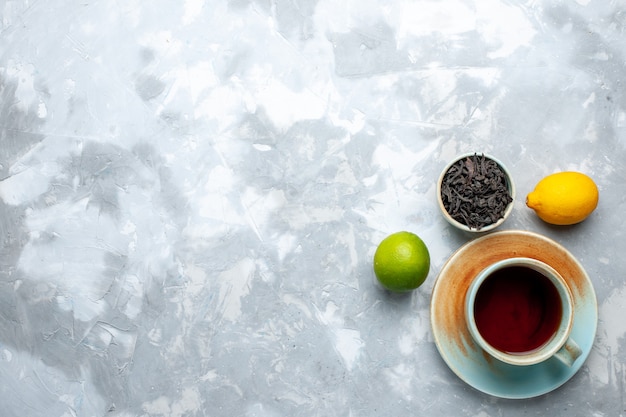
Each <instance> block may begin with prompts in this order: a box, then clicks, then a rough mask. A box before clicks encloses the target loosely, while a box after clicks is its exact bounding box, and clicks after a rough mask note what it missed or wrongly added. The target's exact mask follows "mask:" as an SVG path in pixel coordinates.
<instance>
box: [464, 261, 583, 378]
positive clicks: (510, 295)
mask: <svg viewBox="0 0 626 417" xmlns="http://www.w3.org/2000/svg"><path fill="white" fill-rule="evenodd" d="M572 299H573V297H572V294H571V292H570V289H569V286H568V285H567V282H566V281H565V280H564V279H563V277H562V276H561V275H559V273H558V272H557V271H556V270H555V269H554V268H552V267H551V266H549V265H547V264H546V263H544V262H541V261H539V260H537V259H532V258H508V259H504V260H501V261H498V262H495V263H493V264H491V265H489V266H488V267H486V268H485V269H483V270H482V271H481V272H480V273H479V274H478V275H477V276H476V277H475V278H474V279H473V281H472V283H471V284H470V286H469V288H468V290H467V294H466V297H465V317H466V320H467V325H468V328H469V332H470V334H471V335H472V338H473V339H474V340H475V342H476V343H477V344H478V345H479V346H480V347H481V348H482V349H483V350H484V351H486V352H487V353H488V354H489V355H491V356H492V357H494V358H496V359H498V360H500V361H502V362H505V363H508V364H511V365H518V366H527V365H534V364H537V363H541V362H543V361H546V360H548V359H550V358H552V357H555V358H557V359H559V360H560V361H561V362H563V363H564V364H565V365H567V366H571V365H572V364H573V363H574V362H575V361H576V358H578V357H579V356H580V355H581V353H582V351H581V349H580V347H579V346H578V345H577V344H576V342H575V341H574V340H573V339H572V338H571V337H570V333H571V330H572V322H573V319H574V317H573V311H574V307H573V301H572Z"/></svg>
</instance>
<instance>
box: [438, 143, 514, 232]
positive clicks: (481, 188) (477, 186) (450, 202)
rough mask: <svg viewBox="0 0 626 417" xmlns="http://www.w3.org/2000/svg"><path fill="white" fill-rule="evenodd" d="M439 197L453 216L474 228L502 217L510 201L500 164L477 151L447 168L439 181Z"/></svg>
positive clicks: (481, 226)
mask: <svg viewBox="0 0 626 417" xmlns="http://www.w3.org/2000/svg"><path fill="white" fill-rule="evenodd" d="M441 199H442V201H443V205H444V208H445V209H446V211H447V212H448V213H449V214H450V216H452V218H453V219H455V220H456V221H458V222H459V223H462V224H465V225H467V226H468V227H470V228H472V229H476V230H480V229H482V228H483V227H485V226H489V225H490V224H493V223H495V222H497V221H498V220H499V219H501V218H502V217H504V212H505V210H506V208H507V206H508V205H509V204H510V203H511V202H512V201H513V199H512V197H511V194H510V192H509V188H508V185H507V178H506V175H505V173H504V171H502V168H501V167H500V165H498V163H497V162H495V161H494V160H493V159H490V158H487V157H485V155H481V156H478V155H477V154H474V155H471V156H468V157H467V158H464V159H461V160H459V161H457V162H456V163H455V164H453V165H452V166H451V167H450V168H449V169H448V171H447V172H446V173H445V174H444V177H443V182H442V184H441Z"/></svg>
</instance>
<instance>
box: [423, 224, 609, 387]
mask: <svg viewBox="0 0 626 417" xmlns="http://www.w3.org/2000/svg"><path fill="white" fill-rule="evenodd" d="M511 257H528V258H535V259H538V260H540V261H543V262H545V263H547V264H548V265H550V266H552V267H553V268H554V269H556V270H557V271H558V272H559V273H560V274H561V276H563V278H565V280H566V281H567V282H568V284H569V286H570V289H571V291H572V295H573V297H574V324H573V328H572V333H571V337H572V338H573V339H574V340H575V341H576V343H577V344H578V345H579V346H580V348H581V349H582V351H583V353H582V355H581V356H580V357H579V358H578V359H577V360H576V362H574V364H573V365H572V366H571V367H568V366H566V365H563V364H562V363H561V362H560V361H559V360H558V359H555V358H552V359H549V360H547V361H546V362H543V363H540V364H537V365H532V366H526V367H519V366H513V365H508V364H505V363H503V362H500V361H498V360H496V359H493V358H492V357H491V356H489V355H487V353H485V352H484V351H483V350H482V349H481V348H479V347H478V346H477V345H476V344H475V343H474V341H473V340H472V338H471V336H470V334H469V331H468V330H467V326H466V324H465V317H464V312H463V309H464V302H465V293H466V291H467V288H468V286H469V283H470V281H471V279H472V278H473V277H474V276H475V275H476V274H477V273H478V272H480V271H481V270H482V269H483V268H485V267H486V266H487V265H490V264H491V263H493V262H495V261H498V260H501V259H506V258H511ZM430 312H431V326H432V330H433V335H434V338H435V344H436V345H437V349H439V353H440V354H441V356H442V358H443V360H444V361H445V362H446V363H447V364H448V366H449V367H450V369H452V371H453V372H454V373H455V374H457V375H458V377H459V378H461V379H462V380H463V381H465V382H466V383H468V384H469V385H470V386H472V387H474V388H475V389H477V390H479V391H482V392H484V393H487V394H490V395H493V396H496V397H501V398H516V399H521V398H532V397H536V396H539V395H543V394H546V393H548V392H550V391H552V390H554V389H556V388H558V387H560V386H561V385H563V384H564V383H565V382H567V381H568V380H569V379H570V378H571V377H573V376H574V375H575V374H576V372H577V371H578V370H579V369H580V367H581V366H582V365H583V363H584V361H585V360H586V359H587V357H588V356H589V353H590V352H591V348H592V345H593V341H594V338H595V334H596V327H597V323H598V306H597V301H596V295H595V291H594V289H593V285H592V283H591V280H590V279H589V276H588V275H587V273H586V272H585V270H584V269H583V267H582V265H581V264H580V263H579V262H578V261H577V260H576V258H574V256H573V255H572V254H571V253H569V252H568V251H567V250H566V249H565V248H563V247H562V246H561V245H559V244H558V243H556V242H554V241H553V240H551V239H549V238H547V237H544V236H541V235H538V234H536V233H532V232H526V231H503V232H495V233H491V234H488V235H486V236H483V237H480V238H478V239H475V240H472V241H470V242H468V243H466V244H465V245H463V246H462V247H461V248H460V249H458V250H457V251H456V252H455V253H454V254H453V255H452V256H451V257H450V259H448V261H447V262H446V263H445V265H444V266H443V268H442V269H441V271H440V273H439V276H438V277H437V281H436V282H435V287H434V288H433V293H432V298H431V305H430Z"/></svg>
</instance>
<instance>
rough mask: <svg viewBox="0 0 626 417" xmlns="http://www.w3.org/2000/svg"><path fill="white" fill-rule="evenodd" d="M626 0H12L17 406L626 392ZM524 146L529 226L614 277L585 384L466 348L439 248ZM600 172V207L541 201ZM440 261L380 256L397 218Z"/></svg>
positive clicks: (0, 339)
mask: <svg viewBox="0 0 626 417" xmlns="http://www.w3.org/2000/svg"><path fill="white" fill-rule="evenodd" d="M625 10H626V2H625V1H623V0H614V1H604V0H577V1H565V0H557V1H548V0H526V1H522V2H519V3H517V2H509V1H506V0H446V1H434V0H432V1H429V0H415V1H408V0H405V1H402V0H393V1H383V0H365V1H354V0H348V1H345V2H336V1H329V0H273V1H269V0H257V1H252V0H231V1H199V0H186V1H184V2H183V1H180V2H174V1H164V0H159V1H153V2H140V1H137V0H131V1H124V2H121V1H115V2H114V1H106V0H100V1H81V2H76V1H66V0H62V1H54V2H52V1H50V2H47V1H28V0H22V1H17V0H4V1H0V410H1V411H0V414H1V415H2V416H7V417H11V416H46V417H50V416H62V417H70V416H81V417H82V416H105V415H106V416H116V417H130V416H246V417H260V416H267V417H278V416H324V417H330V416H355V417H356V416H382V415H387V416H391V415H398V416H399V415H432V416H439V415H441V416H444V415H455V416H480V417H496V416H502V415H507V416H514V415H520V416H521V415H523V416H544V415H552V416H586V417H600V416H625V415H626V399H625V396H626V394H625V393H626V326H625V325H624V319H623V317H624V315H625V314H626V302H625V299H626V282H625V281H624V271H625V270H626V261H625V257H624V250H625V249H626V243H624V242H625V240H624V233H625V230H626V228H625V220H624V216H623V213H624V211H625V210H626V197H624V191H626V169H625V165H624V161H625V160H626V94H625V89H624V83H625V82H626V79H625V74H626V12H625ZM468 151H469V152H473V151H478V152H487V153H491V154H493V155H495V156H497V157H498V158H499V159H500V160H502V161H503V162H504V163H505V164H506V165H507V166H508V168H509V169H510V171H511V172H512V173H513V175H514V178H515V181H516V185H517V189H518V197H517V199H516V202H515V204H516V207H515V211H514V212H513V215H512V217H511V218H510V219H509V220H508V221H507V223H505V225H504V226H503V228H504V229H525V230H532V231H535V232H538V233H542V234H545V235H547V236H549V237H551V238H553V239H555V240H556V241H558V242H559V243H561V244H562V245H564V246H565V247H566V248H568V249H569V250H570V251H571V252H572V253H573V254H574V255H575V256H577V257H578V259H579V260H580V261H581V263H582V264H583V265H584V267H585V268H586V270H587V271H588V273H589V274H590V276H591V277H592V280H593V282H594V286H595V289H596V292H597V296H598V303H599V317H600V320H599V324H598V334H597V339H596V343H595V345H594V349H593V351H592V353H591V355H590V357H589V359H588V361H587V363H586V364H585V365H584V366H583V368H582V370H581V371H580V372H579V373H578V374H577V375H576V376H575V377H574V378H573V379H572V380H571V381H569V382H568V383H567V384H566V385H565V386H563V387H562V388H560V389H558V390H556V391H554V392H552V393H550V394H547V395H545V396H542V397H540V398H537V399H533V400H527V401H508V400H502V399H498V398H493V397H490V396H487V395H484V394H481V393H480V392H478V391H476V390H474V389H473V388H471V387H469V386H467V385H465V384H464V383H463V382H462V381H461V380H460V379H458V378H457V377H456V376H455V375H454V374H453V373H452V372H451V371H450V370H449V369H448V368H447V367H446V365H445V363H444V362H443V361H442V359H441V358H440V357H439V355H438V352H437V350H436V347H435V345H434V342H433V340H432V337H431V331H430V327H429V326H430V325H429V302H430V292H431V289H432V287H433V285H434V282H435V279H436V275H437V272H438V270H439V269H440V268H441V266H442V264H443V263H444V262H445V260H446V259H447V258H448V257H449V256H450V254H451V253H452V252H453V251H454V250H455V249H457V248H458V247H459V246H460V245H462V244H463V243H464V242H466V241H467V239H468V238H467V237H466V236H463V235H460V234H458V233H456V232H455V231H454V230H452V229H451V228H450V227H449V226H448V225H447V224H446V223H445V221H444V220H443V218H442V217H441V216H440V214H439V213H438V211H437V210H438V209H437V205H436V201H435V181H436V178H437V176H438V175H439V172H440V170H441V169H442V168H443V166H444V165H445V164H446V163H447V162H448V161H449V160H450V159H451V158H453V157H454V156H455V155H457V154H459V153H463V152H468ZM566 169H573V170H580V171H583V172H586V173H588V174H589V175H591V176H592V177H593V178H594V179H595V180H596V182H597V183H598V186H599V188H600V192H601V202H600V205H599V207H598V209H597V211H596V212H595V213H594V214H593V215H592V217H591V218H589V219H588V220H587V221H585V222H584V223H582V224H580V225H577V226H575V227H569V228H553V227H549V226H547V225H546V224H544V223H542V222H541V221H540V220H538V219H537V218H536V216H535V215H534V214H533V213H532V212H531V211H530V210H528V209H527V208H526V207H525V205H524V198H525V195H526V193H528V192H529V191H530V190H531V189H532V187H533V186H534V184H535V183H536V182H537V181H538V180H539V179H540V178H541V177H543V176H544V175H546V174H549V173H551V172H554V171H558V170H566ZM399 230H410V231H413V232H415V233H418V234H419V235H420V236H421V237H422V238H423V239H424V240H425V241H426V243H427V245H428V246H429V248H430V250H431V256H432V267H431V272H430V275H429V278H428V280H427V282H426V283H425V284H424V285H423V286H422V287H421V288H419V289H418V290H417V291H415V292H413V293H411V294H409V295H406V296H394V295H391V294H388V293H386V292H385V291H383V290H381V289H380V288H379V287H378V286H377V284H376V283H375V278H374V276H373V272H372V269H371V259H372V256H373V253H374V250H375V248H376V246H377V244H378V243H379V242H380V240H381V239H382V238H383V237H384V236H386V235H387V234H389V233H392V232H395V231H399Z"/></svg>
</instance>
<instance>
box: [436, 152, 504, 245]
mask: <svg viewBox="0 0 626 417" xmlns="http://www.w3.org/2000/svg"><path fill="white" fill-rule="evenodd" d="M474 155H477V156H479V157H483V156H484V157H485V158H487V159H491V160H492V161H494V162H495V163H496V164H498V166H499V167H500V169H501V170H502V172H503V173H504V175H505V176H506V183H507V188H508V190H509V194H510V195H511V199H512V200H511V202H510V203H509V205H508V206H507V207H506V209H505V210H504V214H503V216H502V217H501V218H500V219H498V220H497V221H496V222H495V223H491V224H489V225H487V226H484V227H481V228H480V229H477V228H473V227H469V226H467V225H466V224H463V223H461V222H459V221H457V220H455V219H454V218H453V217H452V216H451V215H450V213H448V211H447V210H446V208H445V206H444V204H443V200H442V198H441V186H442V183H443V178H444V176H445V175H446V173H447V172H448V170H449V169H450V168H451V167H452V166H453V165H454V164H456V163H457V162H458V161H460V160H462V159H465V158H467V157H469V156H474ZM437 202H438V203H439V208H440V209H441V213H442V214H443V217H444V218H445V219H446V220H447V221H448V223H450V224H451V225H452V226H454V227H456V228H457V229H459V230H463V231H465V232H470V233H484V232H488V231H490V230H493V229H495V228H496V227H498V226H500V225H501V224H502V223H504V221H505V220H506V219H507V218H508V217H509V215H510V214H511V212H512V211H513V205H514V203H515V185H514V183H513V179H512V177H511V173H510V172H509V171H508V170H507V169H506V167H505V166H504V164H503V163H502V162H500V161H499V160H498V159H496V158H494V157H493V156H491V155H487V154H485V153H480V154H479V153H477V152H472V153H466V154H463V155H460V156H458V157H457V158H455V159H454V160H453V161H451V162H450V163H449V164H448V165H446V167H445V168H444V169H443V171H442V172H441V175H440V176H439V180H438V181H437Z"/></svg>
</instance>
